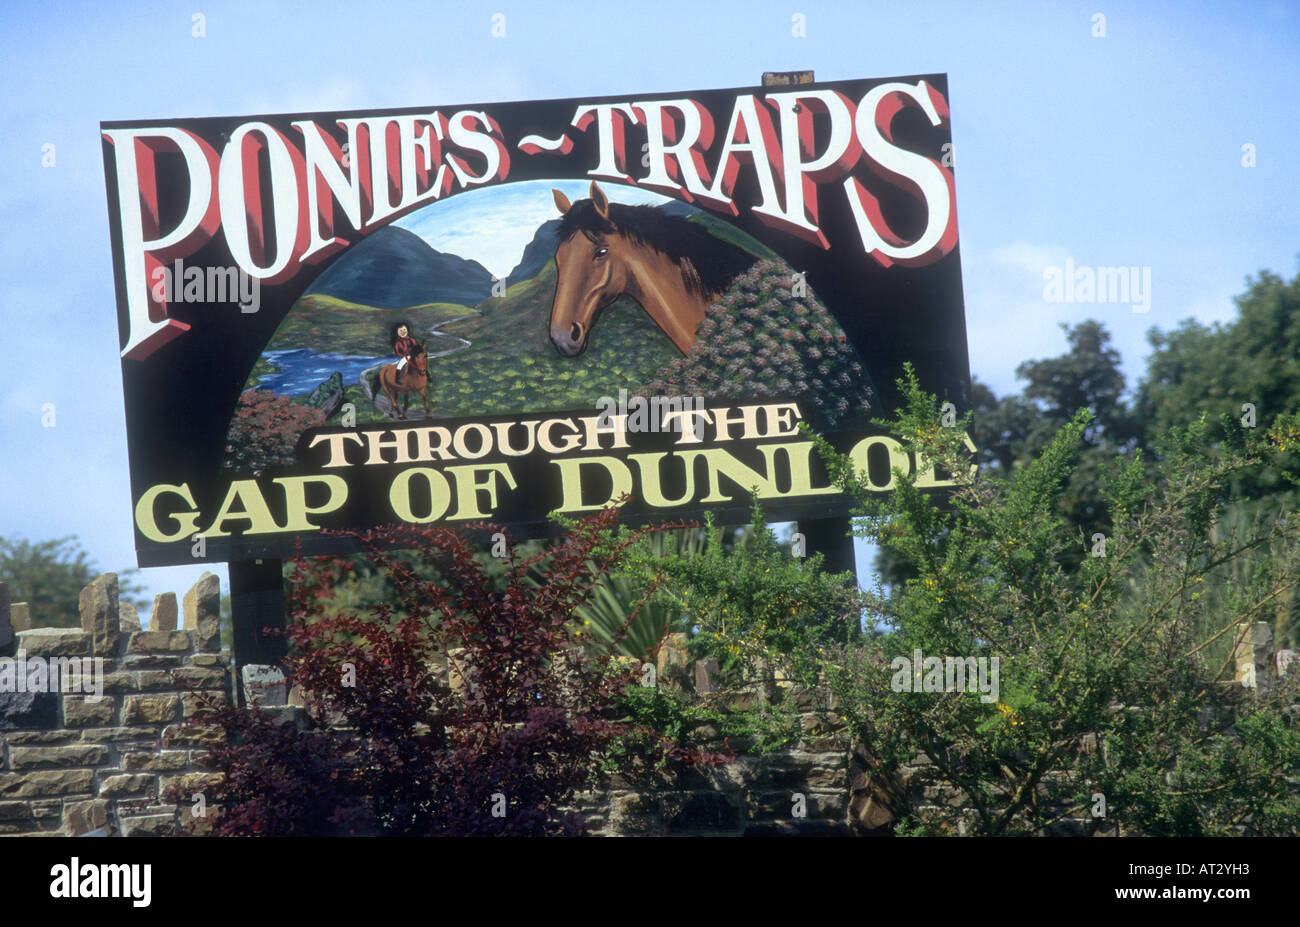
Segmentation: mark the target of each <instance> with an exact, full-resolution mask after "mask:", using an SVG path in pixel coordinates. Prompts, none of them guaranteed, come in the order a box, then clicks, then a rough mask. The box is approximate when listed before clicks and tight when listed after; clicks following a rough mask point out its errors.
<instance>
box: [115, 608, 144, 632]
mask: <svg viewBox="0 0 1300 927" xmlns="http://www.w3.org/2000/svg"><path fill="white" fill-rule="evenodd" d="M117 614H118V618H117V627H118V630H119V631H125V632H128V633H129V632H131V631H139V630H140V612H139V611H137V610H136V607H135V606H134V605H132V604H131V603H130V602H119V603H118V608H117Z"/></svg>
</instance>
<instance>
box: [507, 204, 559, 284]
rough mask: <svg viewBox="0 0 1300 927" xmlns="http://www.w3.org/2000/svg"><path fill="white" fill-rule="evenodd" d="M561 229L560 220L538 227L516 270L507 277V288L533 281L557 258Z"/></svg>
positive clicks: (553, 220)
mask: <svg viewBox="0 0 1300 927" xmlns="http://www.w3.org/2000/svg"><path fill="white" fill-rule="evenodd" d="M559 228H560V220H559V219H552V220H551V221H549V222H543V223H542V224H541V225H540V226H539V227H538V229H537V234H536V235H534V236H533V240H532V241H530V242H529V243H528V246H527V247H526V248H524V256H523V257H522V258H520V259H519V263H518V264H517V265H515V269H514V270H512V271H510V276H508V277H506V286H514V285H515V284H516V283H519V282H520V281H523V280H531V279H533V278H534V277H536V276H537V274H538V272H539V271H540V270H541V269H542V268H543V267H545V266H546V262H547V261H549V260H551V259H552V258H553V257H555V249H556V247H558V246H559V244H560V242H559V239H558V238H557V233H558V232H559Z"/></svg>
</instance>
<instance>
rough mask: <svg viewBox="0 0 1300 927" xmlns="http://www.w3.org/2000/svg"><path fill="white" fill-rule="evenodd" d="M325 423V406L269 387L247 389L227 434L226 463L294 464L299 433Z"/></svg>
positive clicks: (246, 466)
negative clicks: (302, 401) (314, 405)
mask: <svg viewBox="0 0 1300 927" xmlns="http://www.w3.org/2000/svg"><path fill="white" fill-rule="evenodd" d="M323 424H325V412H324V410H322V409H313V408H311V407H310V406H304V405H301V404H299V403H296V402H294V401H293V400H292V399H290V398H289V397H288V396H277V395H275V393H272V392H270V391H268V390H255V389H254V390H245V391H244V392H243V393H240V395H239V403H238V404H237V405H236V406H235V414H234V417H233V418H231V420H230V429H229V431H228V432H227V433H226V442H227V443H226V455H225V458H224V460H223V464H224V466H225V467H226V468H228V469H233V470H248V469H261V468H262V467H274V466H288V465H291V464H293V463H294V462H295V461H294V455H293V451H294V447H295V446H296V445H297V443H298V438H299V436H301V435H302V433H303V432H304V431H306V430H307V429H308V428H315V427H316V426H318V425H323Z"/></svg>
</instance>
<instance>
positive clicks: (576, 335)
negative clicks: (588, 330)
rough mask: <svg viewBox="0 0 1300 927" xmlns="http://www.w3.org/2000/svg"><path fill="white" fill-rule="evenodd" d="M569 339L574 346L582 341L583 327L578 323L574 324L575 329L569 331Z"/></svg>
mask: <svg viewBox="0 0 1300 927" xmlns="http://www.w3.org/2000/svg"><path fill="white" fill-rule="evenodd" d="M569 338H570V340H572V341H573V343H574V344H577V343H578V342H579V341H581V340H582V326H581V325H580V324H578V323H577V322H574V323H573V328H571V329H569Z"/></svg>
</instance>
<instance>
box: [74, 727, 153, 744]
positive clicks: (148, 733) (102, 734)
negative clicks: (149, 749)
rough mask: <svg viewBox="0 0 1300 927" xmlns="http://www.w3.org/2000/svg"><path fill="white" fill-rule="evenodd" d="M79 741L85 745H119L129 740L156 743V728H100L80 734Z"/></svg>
mask: <svg viewBox="0 0 1300 927" xmlns="http://www.w3.org/2000/svg"><path fill="white" fill-rule="evenodd" d="M81 739H82V740H83V741H85V742H86V743H121V742H123V741H129V740H147V741H149V742H150V743H151V744H152V743H157V742H158V729H157V728H156V727H100V728H91V729H90V730H87V731H82V732H81Z"/></svg>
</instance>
